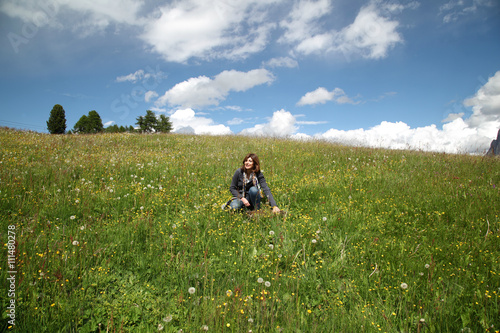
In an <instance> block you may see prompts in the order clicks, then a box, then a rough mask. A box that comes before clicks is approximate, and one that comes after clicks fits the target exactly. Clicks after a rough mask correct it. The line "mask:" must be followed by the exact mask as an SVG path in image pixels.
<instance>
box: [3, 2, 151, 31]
mask: <svg viewBox="0 0 500 333" xmlns="http://www.w3.org/2000/svg"><path fill="white" fill-rule="evenodd" d="M142 6H143V1H139V0H103V1H99V0H87V1H74V0H49V1H38V0H5V1H2V3H1V4H0V11H2V12H4V13H5V14H7V15H9V16H11V17H15V18H19V19H21V20H23V21H24V22H27V23H32V24H34V25H35V26H36V27H38V28H40V27H43V26H46V25H49V26H52V27H57V28H63V27H69V28H70V29H72V30H78V31H80V32H81V33H82V34H83V35H88V34H91V33H94V32H97V31H102V30H103V29H105V28H106V27H108V26H109V25H111V24H125V25H140V24H141V19H140V18H139V16H138V13H139V11H140V10H141V8H142ZM75 14H76V15H75Z"/></svg>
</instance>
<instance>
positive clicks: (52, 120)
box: [47, 104, 66, 134]
mask: <svg viewBox="0 0 500 333" xmlns="http://www.w3.org/2000/svg"><path fill="white" fill-rule="evenodd" d="M47 129H48V130H49V133H50V134H64V132H66V112H65V111H64V109H63V107H62V106H61V105H59V104H56V105H54V107H53V108H52V111H50V116H49V120H48V121H47Z"/></svg>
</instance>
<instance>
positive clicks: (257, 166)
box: [241, 153, 260, 174]
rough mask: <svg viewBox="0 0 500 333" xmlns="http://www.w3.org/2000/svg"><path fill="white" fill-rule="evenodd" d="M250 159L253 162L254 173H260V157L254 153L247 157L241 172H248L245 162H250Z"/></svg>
mask: <svg viewBox="0 0 500 333" xmlns="http://www.w3.org/2000/svg"><path fill="white" fill-rule="evenodd" d="M249 158H251V159H252V161H253V168H252V172H254V173H255V174H258V173H259V172H260V162H259V157H258V156H257V155H255V154H254V153H249V154H247V156H245V158H244V159H243V165H242V166H241V172H246V169H245V161H246V160H248V159H249Z"/></svg>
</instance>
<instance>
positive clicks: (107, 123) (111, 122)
mask: <svg viewBox="0 0 500 333" xmlns="http://www.w3.org/2000/svg"><path fill="white" fill-rule="evenodd" d="M114 123H115V122H114V121H113V120H110V121H107V122H105V123H104V124H102V126H104V127H108V126H111V125H113V124H114Z"/></svg>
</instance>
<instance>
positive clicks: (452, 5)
mask: <svg viewBox="0 0 500 333" xmlns="http://www.w3.org/2000/svg"><path fill="white" fill-rule="evenodd" d="M496 5H498V3H496V2H495V1H494V0H451V1H449V2H447V3H445V4H444V5H442V6H441V7H439V15H441V16H443V22H444V23H451V22H457V21H459V20H460V19H463V18H467V17H470V16H472V15H478V10H479V9H483V8H484V9H486V10H488V9H489V8H491V7H494V6H496Z"/></svg>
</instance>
